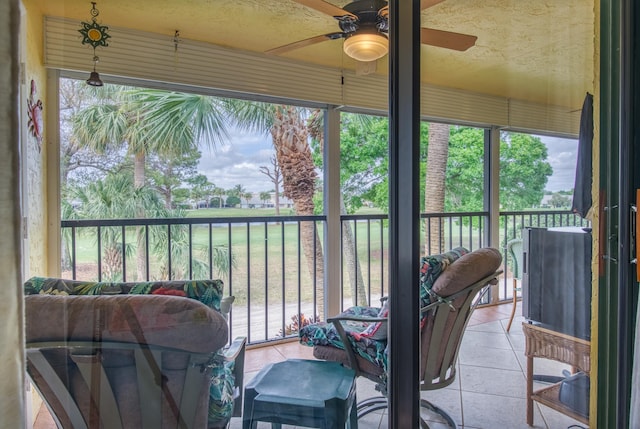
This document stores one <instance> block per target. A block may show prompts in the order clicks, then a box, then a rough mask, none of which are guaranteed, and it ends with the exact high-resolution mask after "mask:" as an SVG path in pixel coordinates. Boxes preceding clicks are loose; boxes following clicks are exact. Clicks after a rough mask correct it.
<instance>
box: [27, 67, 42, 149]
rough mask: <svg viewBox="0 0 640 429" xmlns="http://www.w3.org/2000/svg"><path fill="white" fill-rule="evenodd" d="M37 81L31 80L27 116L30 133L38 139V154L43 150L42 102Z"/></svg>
mask: <svg viewBox="0 0 640 429" xmlns="http://www.w3.org/2000/svg"><path fill="white" fill-rule="evenodd" d="M36 93H37V89H36V81H35V80H33V79H31V92H30V94H29V98H28V99H27V116H28V117H29V122H28V126H29V133H30V134H31V135H32V136H33V137H34V138H35V139H36V143H37V147H38V152H40V150H41V148H42V128H43V120H42V109H43V107H42V100H40V99H38V98H37V94H36Z"/></svg>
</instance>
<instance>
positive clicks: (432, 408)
mask: <svg viewBox="0 0 640 429" xmlns="http://www.w3.org/2000/svg"><path fill="white" fill-rule="evenodd" d="M420 406H421V407H425V408H426V409H428V410H429V411H433V412H434V413H436V414H438V415H439V416H440V417H442V418H443V419H444V420H445V421H446V422H447V425H448V426H449V427H450V428H454V429H457V428H458V425H457V424H456V422H455V420H453V417H451V415H450V414H449V413H447V412H446V411H445V410H443V409H442V408H440V407H437V406H435V405H433V404H432V403H431V402H429V401H427V400H426V399H421V400H420ZM420 427H421V428H425V429H428V428H429V425H428V424H427V422H426V421H424V419H423V418H420Z"/></svg>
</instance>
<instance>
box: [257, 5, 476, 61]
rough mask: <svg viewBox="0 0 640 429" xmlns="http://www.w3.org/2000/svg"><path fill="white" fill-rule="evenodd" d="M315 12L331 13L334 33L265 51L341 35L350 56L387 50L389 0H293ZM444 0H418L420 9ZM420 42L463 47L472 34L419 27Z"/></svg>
mask: <svg viewBox="0 0 640 429" xmlns="http://www.w3.org/2000/svg"><path fill="white" fill-rule="evenodd" d="M293 1H295V2H296V3H300V4H302V5H304V6H307V7H310V8H312V9H315V10H317V11H319V12H322V13H326V14H327V15H330V16H333V17H334V18H335V19H336V20H337V21H338V25H339V26H340V30H341V31H338V32H334V33H327V34H322V35H319V36H314V37H311V38H308V39H304V40H298V41H297V42H293V43H289V44H286V45H283V46H279V47H277V48H273V49H269V50H268V51H266V53H268V54H274V55H279V54H282V53H285V52H289V51H292V50H294V49H298V48H302V47H305V46H309V45H314V44H316V43H320V42H324V41H326V40H338V39H345V40H344V45H343V49H344V52H345V53H346V54H347V55H349V56H350V57H351V58H353V59H355V60H357V61H362V62H371V61H375V60H377V59H379V58H382V57H383V56H385V55H386V54H387V52H388V50H389V47H388V46H389V40H388V32H389V3H388V2H387V1H386V0H355V1H353V2H351V3H349V4H347V5H346V6H344V8H340V7H338V6H335V5H333V4H331V3H328V2H326V1H324V0H293ZM443 1H444V0H422V1H421V9H423V10H424V9H426V8H428V7H431V6H434V5H436V4H438V3H441V2H443ZM420 37H421V42H422V43H423V44H425V45H431V46H438V47H441V48H447V49H454V50H457V51H466V50H467V49H469V48H470V47H472V46H474V45H475V43H476V40H477V39H478V38H477V37H476V36H471V35H468V34H461V33H453V32H450V31H443V30H436V29H433V28H422V29H421V35H420Z"/></svg>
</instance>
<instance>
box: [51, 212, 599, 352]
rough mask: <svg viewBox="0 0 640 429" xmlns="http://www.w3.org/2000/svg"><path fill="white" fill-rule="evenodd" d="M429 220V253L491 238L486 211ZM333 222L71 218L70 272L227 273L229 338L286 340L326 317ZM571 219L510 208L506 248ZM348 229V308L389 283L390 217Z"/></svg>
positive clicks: (66, 232)
mask: <svg viewBox="0 0 640 429" xmlns="http://www.w3.org/2000/svg"><path fill="white" fill-rule="evenodd" d="M421 218H422V219H423V222H422V236H423V249H424V252H425V253H427V254H434V253H440V252H442V251H446V250H448V249H450V248H453V247H457V246H464V247H467V248H468V249H471V250H472V249H476V248H479V247H483V246H486V245H487V244H486V243H487V242H488V238H487V236H486V235H487V227H486V225H488V213H485V212H474V213H429V214H422V215H421ZM325 222H326V218H325V216H277V217H233V218H179V219H176V218H172V219H123V220H64V221H62V225H61V226H62V237H63V249H62V250H63V260H62V275H63V277H71V278H74V279H81V280H98V281H148V280H160V279H178V278H183V279H184V278H187V279H189V278H190V279H202V278H220V279H222V280H224V282H225V287H226V289H227V290H226V291H225V293H227V294H230V295H234V296H235V297H236V302H235V303H234V306H233V310H232V314H231V319H230V324H231V335H230V338H233V337H234V336H237V335H246V336H247V337H248V338H249V342H250V343H253V344H255V343H260V342H264V341H272V340H277V339H282V338H284V337H287V336H290V335H295V334H296V333H297V330H298V327H299V326H298V325H299V324H300V323H306V322H307V321H310V320H313V319H314V317H315V316H317V315H320V316H322V314H323V308H322V303H323V290H324V287H323V286H324V285H323V269H324V266H323V259H322V258H323V256H322V250H321V247H322V246H321V243H322V237H323V233H324V227H325ZM567 225H579V226H588V225H587V223H586V222H585V221H582V220H580V219H579V218H576V217H574V216H573V215H572V214H570V213H568V212H547V211H540V212H505V213H502V214H501V218H500V226H501V233H500V240H501V242H500V243H501V244H500V247H501V249H502V250H503V252H504V244H505V243H506V241H507V240H508V239H510V238H513V237H515V236H518V235H519V234H520V230H521V229H522V228H523V227H527V226H543V227H553V226H567ZM438 231H439V233H440V236H439V237H437V235H436V234H437V232H438ZM341 232H342V266H341V267H339V269H340V270H341V273H342V274H341V284H340V291H341V297H342V305H343V307H349V306H351V305H356V304H357V305H366V304H368V303H371V304H372V305H375V304H376V302H377V301H378V299H379V298H380V297H382V296H385V295H387V294H388V288H389V286H388V272H389V269H388V265H387V264H388V258H387V253H388V242H389V240H388V219H387V216H386V215H345V216H342V228H341ZM434 237H435V238H434ZM505 261H506V264H507V269H506V270H505V272H506V273H507V275H506V276H505V279H504V283H501V287H500V291H499V297H498V299H501V300H504V299H508V298H509V296H510V293H511V288H508V287H507V281H506V278H507V277H508V276H509V272H510V271H509V267H510V264H511V262H510V260H509V259H508V258H505ZM326 269H335V267H326ZM509 284H510V283H509Z"/></svg>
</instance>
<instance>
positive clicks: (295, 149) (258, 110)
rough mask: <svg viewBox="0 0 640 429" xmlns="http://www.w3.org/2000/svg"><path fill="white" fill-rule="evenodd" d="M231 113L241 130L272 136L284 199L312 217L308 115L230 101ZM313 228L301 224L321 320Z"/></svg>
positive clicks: (320, 268)
mask: <svg viewBox="0 0 640 429" xmlns="http://www.w3.org/2000/svg"><path fill="white" fill-rule="evenodd" d="M228 109H229V111H230V112H231V115H232V118H233V120H234V121H235V122H236V124H237V126H238V127H239V128H240V129H245V130H251V131H257V132H269V133H270V134H271V138H272V142H273V147H274V149H275V152H276V159H277V163H278V165H279V167H280V172H281V173H282V184H283V188H284V195H285V196H286V197H287V198H289V199H291V200H292V201H293V206H294V209H295V211H296V214H297V215H299V216H305V215H313V214H314V208H315V204H314V202H313V196H314V194H315V190H316V189H315V188H316V166H315V164H314V162H313V158H312V154H311V149H310V147H309V142H308V137H309V130H308V128H307V123H306V120H307V117H308V116H309V111H308V110H307V109H304V108H300V107H295V106H288V105H280V104H270V103H263V102H248V101H240V100H228ZM314 226H315V225H314V223H313V222H302V223H301V225H300V242H301V244H302V248H303V252H304V256H305V259H306V262H307V268H308V270H309V273H310V275H311V276H312V277H313V276H314V274H315V284H316V297H317V305H318V315H319V316H320V317H322V316H323V314H324V304H323V302H324V286H323V279H324V257H323V254H322V248H321V247H320V246H319V245H316V243H320V237H319V236H318V233H317V229H316V228H314ZM314 261H315V265H314Z"/></svg>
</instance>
